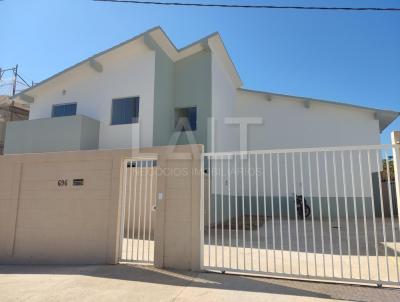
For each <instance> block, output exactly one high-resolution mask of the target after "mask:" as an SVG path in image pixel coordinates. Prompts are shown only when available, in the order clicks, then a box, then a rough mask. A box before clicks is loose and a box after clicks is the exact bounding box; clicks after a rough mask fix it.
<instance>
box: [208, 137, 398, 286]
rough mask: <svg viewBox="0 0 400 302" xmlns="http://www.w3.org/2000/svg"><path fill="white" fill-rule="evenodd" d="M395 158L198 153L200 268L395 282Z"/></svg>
mask: <svg viewBox="0 0 400 302" xmlns="http://www.w3.org/2000/svg"><path fill="white" fill-rule="evenodd" d="M395 148H397V149H395ZM395 152H399V150H398V146H397V147H396V146H392V145H379V146H359V147H333V148H312V149H301V150H300V149H296V150H268V151H249V152H228V153H205V154H203V157H202V165H203V167H204V172H205V173H204V178H203V186H202V187H203V188H204V194H203V196H204V197H203V201H204V250H203V253H204V268H205V269H208V270H217V271H231V272H241V273H252V274H265V275H269V276H286V277H292V278H293V277H294V278H299V279H317V280H331V281H344V282H349V283H373V284H377V285H379V286H380V285H388V284H390V285H397V286H398V285H399V268H400V258H399V256H400V255H399V252H400V243H399V238H400V233H399V225H400V221H399V215H398V204H399V202H400V201H397V202H396V195H397V196H399V195H398V194H397V192H396V188H395V185H394V181H395V177H394V176H395V175H394V172H393V171H394V170H393V157H392V155H393V154H394V153H395Z"/></svg>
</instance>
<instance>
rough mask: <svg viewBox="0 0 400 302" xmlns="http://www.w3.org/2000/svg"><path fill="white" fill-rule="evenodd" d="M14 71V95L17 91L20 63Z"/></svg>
mask: <svg viewBox="0 0 400 302" xmlns="http://www.w3.org/2000/svg"><path fill="white" fill-rule="evenodd" d="M13 73H14V79H13V86H12V96H14V95H15V91H16V89H17V77H18V64H17V65H15V68H14V69H13Z"/></svg>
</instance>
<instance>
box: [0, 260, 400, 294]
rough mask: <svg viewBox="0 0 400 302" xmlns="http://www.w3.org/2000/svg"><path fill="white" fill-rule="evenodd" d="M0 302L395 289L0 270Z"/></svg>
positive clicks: (160, 274) (124, 267) (114, 270)
mask: <svg viewBox="0 0 400 302" xmlns="http://www.w3.org/2000/svg"><path fill="white" fill-rule="evenodd" d="M0 301H2V302H9V301H33V302H36V301H40V302H42V301H96V302H98V301H202V302H205V301H229V302H235V301H241V302H242V301H278V302H279V301H285V302H292V301H307V302H315V301H368V302H369V301H400V290H397V289H378V288H370V287H358V286H349V285H333V284H323V283H314V282H301V281H292V280H278V279H267V278H255V277H243V276H232V275H221V274H213V273H188V272H181V271H167V270H158V269H155V268H152V267H150V266H133V265H129V264H120V265H115V266H0Z"/></svg>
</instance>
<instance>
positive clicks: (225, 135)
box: [207, 45, 239, 152]
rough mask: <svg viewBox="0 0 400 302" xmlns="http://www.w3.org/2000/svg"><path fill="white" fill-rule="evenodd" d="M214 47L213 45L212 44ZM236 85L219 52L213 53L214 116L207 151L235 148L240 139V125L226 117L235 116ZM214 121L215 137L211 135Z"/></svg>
mask: <svg viewBox="0 0 400 302" xmlns="http://www.w3.org/2000/svg"><path fill="white" fill-rule="evenodd" d="M211 47H212V45H211ZM236 94H237V92H236V87H235V86H234V84H233V82H232V80H231V78H230V76H229V74H228V72H227V71H226V69H225V68H224V66H223V63H222V61H221V59H220V58H219V57H218V55H217V52H213V53H212V117H213V118H214V121H213V122H211V121H210V123H209V129H210V130H209V133H210V138H209V139H210V145H209V148H208V150H207V151H214V152H223V151H231V150H239V149H235V148H236V147H237V141H238V133H239V132H238V129H239V127H238V126H233V125H229V124H227V123H226V121H225V119H226V118H231V117H234V116H235V103H236V98H237V97H236ZM211 123H213V128H214V131H215V132H214V137H212V135H211V129H212V128H211V127H212V124H211ZM212 148H213V149H212Z"/></svg>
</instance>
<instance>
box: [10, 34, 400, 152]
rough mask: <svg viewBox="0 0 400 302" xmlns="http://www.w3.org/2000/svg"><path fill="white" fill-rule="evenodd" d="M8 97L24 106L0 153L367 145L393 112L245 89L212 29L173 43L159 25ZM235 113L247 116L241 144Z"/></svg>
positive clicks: (242, 118) (240, 118) (240, 120)
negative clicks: (23, 116)
mask: <svg viewBox="0 0 400 302" xmlns="http://www.w3.org/2000/svg"><path fill="white" fill-rule="evenodd" d="M15 98H16V99H18V100H22V101H25V102H29V103H31V104H30V116H29V120H28V121H18V122H11V123H8V126H7V131H6V140H5V150H4V152H5V153H6V154H12V153H31V152H47V151H67V150H84V149H106V148H107V149H110V148H111V149H117V148H131V147H134V148H136V147H139V146H141V147H149V146H160V145H167V144H174V143H178V144H184V143H187V142H190V143H191V142H196V143H201V144H204V145H205V146H206V150H208V151H210V150H212V151H231V150H239V149H242V148H245V147H246V148H247V149H249V150H257V149H276V148H300V147H320V146H343V145H371V144H379V142H380V136H379V135H380V132H381V131H382V130H383V129H385V128H386V127H387V126H388V125H389V124H390V123H391V122H392V121H393V120H394V119H395V118H396V117H397V116H398V115H399V112H395V111H389V110H380V109H374V108H367V107H360V106H353V105H348V104H342V103H337V102H331V101H323V100H316V99H309V98H302V97H296V96H288V95H280V94H274V93H269V92H261V91H254V90H250V89H246V88H244V87H243V84H242V81H241V79H240V76H239V74H238V72H237V70H236V69H235V66H234V64H233V62H232V61H231V59H230V57H229V54H228V52H227V50H226V48H225V46H224V44H223V41H222V39H221V37H220V35H219V34H218V33H214V34H212V35H209V36H207V37H205V38H203V39H201V40H199V41H197V42H195V43H193V44H190V45H188V46H187V47H184V48H182V49H177V48H176V47H175V46H174V44H173V43H172V42H171V41H170V40H169V38H168V36H167V35H166V34H165V33H164V31H163V30H162V29H161V28H160V27H156V28H153V29H151V30H148V31H147V32H145V33H142V34H140V35H138V36H136V37H134V38H132V39H130V40H128V41H126V42H123V43H121V44H119V45H116V46H114V47H112V48H110V49H108V50H106V51H103V52H101V53H98V54H96V55H94V56H92V57H90V58H88V59H86V60H83V61H82V62H79V63H77V64H76V65H74V66H72V67H69V68H67V69H66V70H63V71H61V72H60V73H58V74H56V75H54V76H52V77H50V78H48V79H46V80H44V81H42V82H40V83H38V84H37V85H35V86H33V87H31V88H29V89H27V90H25V91H23V92H21V93H20V94H18V95H16V96H15ZM239 123H242V126H243V125H244V124H243V123H249V124H248V129H247V130H246V129H245V128H243V127H242V133H244V132H245V131H244V130H246V133H247V134H248V141H247V146H246V142H243V141H242V145H241V142H240V140H239V137H240V135H239V133H240V131H241V130H240V129H241V128H240V126H239ZM183 130H186V131H183ZM211 133H214V135H211Z"/></svg>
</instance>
